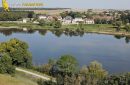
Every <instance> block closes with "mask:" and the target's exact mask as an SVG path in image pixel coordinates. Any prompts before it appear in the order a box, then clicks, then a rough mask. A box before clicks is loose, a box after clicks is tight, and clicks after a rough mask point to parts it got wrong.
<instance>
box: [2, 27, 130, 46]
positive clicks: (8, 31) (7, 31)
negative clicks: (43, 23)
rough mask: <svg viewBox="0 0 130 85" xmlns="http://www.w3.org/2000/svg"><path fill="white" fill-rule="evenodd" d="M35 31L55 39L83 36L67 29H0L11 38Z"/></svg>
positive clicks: (81, 32)
mask: <svg viewBox="0 0 130 85" xmlns="http://www.w3.org/2000/svg"><path fill="white" fill-rule="evenodd" d="M36 31H38V32H39V34H40V35H43V36H45V35H46V33H47V31H50V32H52V34H54V35H55V36H56V37H60V36H62V35H63V34H64V35H65V36H69V37H72V36H80V37H83V36H84V34H85V33H84V29H81V30H80V29H76V30H75V31H73V30H69V29H68V28H66V29H64V30H63V29H60V30H59V29H51V30H47V29H28V30H27V31H24V30H23V29H15V28H13V29H0V33H1V34H3V35H5V36H11V35H12V34H13V33H28V34H33V33H35V32H36ZM114 38H116V39H122V38H125V42H126V43H129V42H130V37H125V36H120V35H114Z"/></svg>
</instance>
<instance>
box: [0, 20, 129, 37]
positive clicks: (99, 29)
mask: <svg viewBox="0 0 130 85" xmlns="http://www.w3.org/2000/svg"><path fill="white" fill-rule="evenodd" d="M2 28H4V29H6V28H8V29H11V28H17V29H23V28H27V29H48V30H49V29H55V28H53V27H52V26H40V25H38V24H33V23H5V22H4V23H0V29H2ZM66 28H68V29H69V30H73V31H75V30H76V29H78V28H79V29H80V28H84V32H89V33H100V34H111V35H123V36H130V33H129V32H126V31H125V29H121V30H120V31H119V32H117V31H116V29H115V28H114V27H113V26H112V25H111V24H84V25H82V26H80V25H76V24H75V25H63V26H62V27H61V28H56V29H66Z"/></svg>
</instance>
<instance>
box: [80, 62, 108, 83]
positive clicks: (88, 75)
mask: <svg viewBox="0 0 130 85" xmlns="http://www.w3.org/2000/svg"><path fill="white" fill-rule="evenodd" d="M80 73H81V74H82V75H83V76H84V78H85V80H84V81H83V82H82V83H85V84H87V85H96V84H97V83H98V81H100V80H101V79H104V78H105V77H106V76H107V74H108V73H107V71H105V70H104V69H103V68H102V64H100V63H99V62H97V61H93V62H91V63H90V65H89V66H88V67H86V68H85V67H83V68H82V69H81V71H80ZM85 84H84V85H85Z"/></svg>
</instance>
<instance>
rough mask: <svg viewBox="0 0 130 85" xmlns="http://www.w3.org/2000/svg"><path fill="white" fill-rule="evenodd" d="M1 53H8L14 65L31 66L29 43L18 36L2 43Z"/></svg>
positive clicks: (0, 45) (0, 46) (0, 44)
mask: <svg viewBox="0 0 130 85" xmlns="http://www.w3.org/2000/svg"><path fill="white" fill-rule="evenodd" d="M0 53H7V54H8V55H9V57H10V58H11V59H12V65H16V66H21V67H26V68H31V67H32V56H31V53H30V52H29V51H28V44H27V43H25V42H23V41H20V40H18V39H16V38H14V39H11V40H10V41H8V42H3V43H0Z"/></svg>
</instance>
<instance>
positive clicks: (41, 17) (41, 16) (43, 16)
mask: <svg viewBox="0 0 130 85" xmlns="http://www.w3.org/2000/svg"><path fill="white" fill-rule="evenodd" d="M38 19H40V20H41V19H47V15H38Z"/></svg>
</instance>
